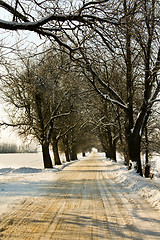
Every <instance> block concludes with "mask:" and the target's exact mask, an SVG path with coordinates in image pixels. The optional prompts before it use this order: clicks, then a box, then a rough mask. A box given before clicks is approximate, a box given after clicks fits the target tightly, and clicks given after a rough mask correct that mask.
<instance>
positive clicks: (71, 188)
mask: <svg viewBox="0 0 160 240" xmlns="http://www.w3.org/2000/svg"><path fill="white" fill-rule="evenodd" d="M56 176H57V177H56V178H57V179H56V181H55V180H54V181H53V183H52V184H51V185H49V186H48V185H46V186H45V185H43V186H37V187H39V188H40V189H41V188H43V191H42V192H44V188H46V195H44V194H42V196H41V197H39V196H38V197H36V196H35V197H30V198H28V199H26V201H24V203H23V204H22V205H21V207H20V208H18V209H16V210H15V211H14V212H12V213H11V214H10V215H5V217H4V218H3V219H0V239H1V240H3V239H5V240H26V239H27V240H29V239H31V240H49V239H54V240H56V239H60V240H63V239H65V240H72V239H74V240H76V239H86V240H89V239H106V240H109V239H116V240H119V239H130V240H132V239H133V240H142V239H145V240H158V239H159V240H160V216H159V212H158V211H156V210H154V209H153V208H151V207H150V206H149V204H148V203H146V202H145V200H143V198H140V197H137V195H135V194H134V193H130V192H129V190H128V189H125V188H124V187H123V186H121V185H120V184H119V183H117V182H114V181H113V179H112V175H111V172H110V171H109V168H108V167H107V161H104V158H103V159H102V158H98V157H97V155H96V154H91V155H90V156H89V157H88V158H86V159H85V160H82V161H78V162H75V163H73V164H72V165H69V166H68V167H66V168H65V169H64V170H63V171H61V172H59V173H57V175H56Z"/></svg>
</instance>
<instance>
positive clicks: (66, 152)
mask: <svg viewBox="0 0 160 240" xmlns="http://www.w3.org/2000/svg"><path fill="white" fill-rule="evenodd" d="M65 157H66V161H67V162H70V154H69V148H68V146H65Z"/></svg>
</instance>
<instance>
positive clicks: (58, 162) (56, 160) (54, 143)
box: [52, 139, 62, 165]
mask: <svg viewBox="0 0 160 240" xmlns="http://www.w3.org/2000/svg"><path fill="white" fill-rule="evenodd" d="M52 148H53V154H54V163H55V165H61V164H62V163H61V160H60V157H59V152H58V141H57V140H56V139H52Z"/></svg>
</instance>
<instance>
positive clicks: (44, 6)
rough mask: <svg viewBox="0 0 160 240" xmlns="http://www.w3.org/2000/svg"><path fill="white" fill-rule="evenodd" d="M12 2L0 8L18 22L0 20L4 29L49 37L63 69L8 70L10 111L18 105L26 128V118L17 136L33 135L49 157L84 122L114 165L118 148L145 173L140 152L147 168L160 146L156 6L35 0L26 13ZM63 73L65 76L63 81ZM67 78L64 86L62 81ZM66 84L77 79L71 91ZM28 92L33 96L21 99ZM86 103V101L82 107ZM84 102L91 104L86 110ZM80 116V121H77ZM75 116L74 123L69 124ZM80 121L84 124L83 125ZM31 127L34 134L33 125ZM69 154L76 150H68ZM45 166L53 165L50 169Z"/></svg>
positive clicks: (154, 3)
mask: <svg viewBox="0 0 160 240" xmlns="http://www.w3.org/2000/svg"><path fill="white" fill-rule="evenodd" d="M13 3H14V1H13V2H12V5H9V4H8V3H7V2H5V1H1V3H0V6H1V7H3V8H5V9H6V10H7V11H8V12H10V14H11V15H12V17H13V21H10V22H9V21H8V22H7V21H0V28H3V29H8V30H9V31H14V30H19V31H21V30H29V31H33V32H35V33H38V34H39V35H40V36H42V37H43V36H45V37H46V38H48V39H49V40H50V41H51V42H52V44H53V50H52V55H54V54H55V55H56V56H55V57H54V59H56V61H62V59H63V61H62V62H63V64H61V63H60V65H61V67H62V68H59V69H60V71H59V72H56V73H55V70H56V66H55V65H54V64H55V63H54V61H55V60H54V61H53V62H52V63H51V64H52V68H51V69H48V66H47V67H44V66H43V64H44V62H47V61H49V60H46V58H45V57H42V58H41V59H40V61H39V62H37V63H33V64H31V65H30V67H31V69H32V70H31V69H28V70H27V68H28V66H29V64H30V63H29V62H28V63H27V64H26V63H23V64H24V65H26V70H25V72H20V73H19V75H18V77H17V73H16V71H17V70H15V69H14V70H12V71H13V72H12V74H11V73H10V71H11V69H8V70H7V71H8V79H7V77H6V78H5V84H6V85H7V84H8V86H11V83H12V85H15V84H16V82H17V80H16V81H15V80H14V78H17V79H18V81H20V82H19V84H18V86H16V90H15V91H14V92H12V98H13V99H11V100H10V101H11V102H12V103H13V105H15V103H14V102H15V101H17V99H18V101H19V103H20V104H19V103H18V105H17V106H18V109H19V111H22V112H23V114H22V115H21V114H20V113H18V112H19V111H18V112H16V114H17V118H18V114H20V116H26V114H28V118H27V123H26V120H25V119H26V117H24V118H22V119H21V121H20V123H21V124H20V126H19V128H20V131H22V132H23V133H28V134H32V135H34V136H36V138H37V139H38V140H39V142H40V143H41V144H42V146H43V148H44V156H48V150H47V149H48V145H49V144H50V143H51V142H52V145H53V148H55V146H56V144H57V139H58V140H59V141H60V139H61V142H62V141H63V143H64V142H67V141H68V140H67V138H68V137H67V135H69V134H70V135H72V134H71V133H73V132H74V131H75V129H76V127H77V129H78V130H81V129H82V126H83V125H84V123H85V122H86V121H87V123H88V124H89V127H87V129H91V131H90V132H92V133H94V136H96V138H97V137H98V139H100V141H101V145H102V146H103V150H105V152H106V155H107V156H108V157H111V158H113V159H115V160H116V150H119V151H121V152H122V153H123V154H124V158H125V164H127V165H129V163H130V161H133V162H136V163H137V172H138V173H139V174H140V175H143V173H142V165H141V153H142V152H145V154H146V166H147V164H148V152H149V150H151V149H152V150H151V151H155V150H157V151H159V147H158V144H156V143H157V142H158V143H159V137H158V135H159V121H158V116H159V91H160V80H159V70H160V49H159V37H158V35H159V27H160V26H159V1H156V0H145V1H140V0H138V1H128V0H122V1H117V0H112V1H110V0H105V1H79V2H78V3H75V2H74V1H66V3H65V4H66V5H65V4H64V2H63V1H60V0H59V1H54V2H50V1H43V2H41V3H38V2H37V1H31V5H30V6H28V9H27V10H24V8H23V4H24V3H23V1H22V2H21V3H20V2H19V1H16V4H15V5H14V4H13ZM64 5H65V6H64ZM31 8H32V11H30V9H31ZM50 49H52V48H51V47H50ZM47 51H48V50H47ZM56 51H58V54H60V53H61V54H62V53H63V55H64V56H65V57H64V56H63V57H62V56H60V55H61V54H60V55H57V53H55V52H56ZM58 56H59V57H58ZM43 58H44V60H42V59H43ZM47 58H48V59H50V57H47ZM57 58H58V59H57ZM65 58H67V61H66V60H64V59H65ZM52 59H53V57H52ZM67 62H68V64H66V66H64V65H65V64H64V63H67ZM70 62H71V64H70ZM40 65H41V67H40ZM49 66H50V65H49ZM45 68H46V70H45ZM68 70H69V71H68ZM63 71H64V72H66V74H64V76H63V77H62V76H61V74H62V73H63ZM13 73H14V74H13ZM67 74H69V75H67ZM21 75H23V76H21ZM9 76H10V77H9ZM13 76H14V77H13ZM15 76H16V77H15ZM53 76H54V77H53ZM66 76H68V77H66ZM65 77H66V78H67V79H65ZM62 78H63V81H64V82H63V83H60V82H59V81H60V79H61V80H62ZM6 79H7V80H6ZM11 79H12V80H11ZM24 79H25V81H26V82H27V84H26V83H24V82H23V81H24ZM46 79H47V83H46V82H45V81H46ZM53 79H54V80H53ZM68 79H74V80H73V83H72V84H71V85H70V84H69V83H67V80H68ZM81 81H82V82H81ZM13 82H14V83H13ZM81 83H82V84H81ZM55 86H56V87H55ZM5 87H7V86H5ZM58 87H60V88H59V91H58V92H57V89H58ZM53 88H54V90H53ZM62 88H63V90H62ZM26 89H28V90H29V92H27V93H26V94H21V91H22V92H23V93H24V92H25V91H26ZM24 90H25V91H24ZM82 91H83V92H84V95H83V96H82V95H81V92H82ZM17 92H18V94H17ZM33 92H34V93H33ZM77 93H79V94H77ZM87 93H88V95H87ZM48 95H49V96H50V97H49V98H48V97H47V96H48ZM86 95H87V99H85V101H86V102H85V101H84V96H86ZM56 96H57V97H56ZM98 96H99V97H98ZM8 97H9V96H8ZM28 97H29V99H30V100H27V104H25V105H24V103H23V101H22V102H21V100H22V99H21V98H23V100H24V99H25V100H26V99H28ZM14 98H16V99H14ZM81 98H83V99H82V100H83V101H81V104H78V102H80V100H81ZM30 102H32V103H33V105H34V110H33V109H31V106H30V105H31V103H30ZM76 102H77V103H76ZM82 102H84V103H85V104H84V105H85V106H87V110H86V111H85V110H84V105H83V103H82ZM65 103H67V106H65ZM68 103H69V104H68ZM74 104H75V105H76V106H75V105H74ZM20 106H21V107H20ZM42 106H43V107H42ZM44 106H45V107H44ZM77 108H80V110H78V111H77ZM24 109H25V110H24ZM35 109H36V110H35ZM78 112H80V113H81V114H80V116H79V119H80V120H79V119H78V121H77V123H75V122H74V119H75V117H74V116H75V115H76V117H77V115H78ZM85 112H87V116H90V119H88V118H87V117H86V114H85ZM83 114H84V116H83ZM32 115H33V116H32ZM44 116H45V117H44ZM46 116H47V117H46ZM70 116H73V117H71V119H70V120H68V119H69V118H70ZM82 116H83V118H84V119H85V118H87V119H86V121H85V120H82V121H81V117H82ZM15 117H16V116H15ZM62 119H63V120H62ZM64 119H65V120H64ZM65 121H66V122H67V121H68V122H70V121H71V122H72V121H73V122H72V124H71V125H70V127H66V128H65V129H64V130H63V131H62V130H61V131H60V130H57V129H59V128H58V127H57V126H56V124H59V123H60V124H61V123H62V122H64V123H65ZM29 124H30V125H29ZM12 125H15V123H12ZM31 125H32V128H31V127H28V126H31ZM36 125H37V126H36ZM61 125H62V124H61ZM66 125H67V126H68V123H66ZM64 126H65V124H64ZM53 129H54V131H53ZM80 135H81V134H80ZM82 135H84V134H82ZM65 138H66V139H65ZM62 139H63V140H62ZM70 139H74V138H73V137H70ZM73 142H74V141H73ZM71 145H72V144H71ZM73 146H74V144H73ZM54 152H56V151H55V150H54ZM70 152H74V150H71V148H70ZM47 158H48V159H49V156H48V157H47ZM49 162H50V161H49ZM45 167H51V165H50V163H47V165H46V166H45Z"/></svg>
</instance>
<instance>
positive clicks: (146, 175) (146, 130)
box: [145, 127, 150, 178]
mask: <svg viewBox="0 0 160 240" xmlns="http://www.w3.org/2000/svg"><path fill="white" fill-rule="evenodd" d="M145 141H146V163H145V177H146V178H149V177H150V164H149V157H148V154H149V151H148V148H149V146H148V145H149V142H148V129H147V127H145Z"/></svg>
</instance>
